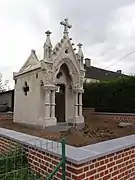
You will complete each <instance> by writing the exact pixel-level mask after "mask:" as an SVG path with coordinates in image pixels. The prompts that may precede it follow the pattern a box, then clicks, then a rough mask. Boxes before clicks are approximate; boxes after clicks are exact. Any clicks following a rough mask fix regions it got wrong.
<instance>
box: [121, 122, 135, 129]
mask: <svg viewBox="0 0 135 180" xmlns="http://www.w3.org/2000/svg"><path fill="white" fill-rule="evenodd" d="M132 125H133V124H132V123H129V122H120V124H119V125H118V126H119V127H121V128H124V127H127V126H132Z"/></svg>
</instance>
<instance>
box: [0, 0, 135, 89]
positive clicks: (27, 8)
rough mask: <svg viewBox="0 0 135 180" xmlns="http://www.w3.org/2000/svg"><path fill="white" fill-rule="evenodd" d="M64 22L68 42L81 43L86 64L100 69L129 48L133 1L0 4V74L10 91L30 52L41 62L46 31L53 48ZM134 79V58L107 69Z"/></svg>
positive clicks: (0, 0)
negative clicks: (68, 36) (132, 75)
mask: <svg viewBox="0 0 135 180" xmlns="http://www.w3.org/2000/svg"><path fill="white" fill-rule="evenodd" d="M65 17H68V18H69V23H71V24H72V26H73V28H72V29H71V30H70V36H71V37H72V38H73V42H75V43H78V42H81V43H83V51H84V55H85V57H89V58H91V59H92V65H95V66H97V67H101V68H105V67H107V66H109V65H110V64H112V63H114V62H115V61H117V60H118V59H120V58H121V57H122V56H124V55H125V54H127V53H129V52H131V51H132V50H134V49H135V1H134V0H74V1H73V0H55V1H54V0H0V72H1V73H2V74H3V76H4V79H8V80H9V81H10V84H11V87H13V84H14V82H13V80H12V77H13V71H19V69H20V68H21V66H22V65H23V64H24V62H25V61H26V59H27V57H28V56H29V54H30V51H31V49H35V50H36V52H37V55H38V57H39V59H41V58H42V53H43V52H42V51H43V49H42V48H43V43H44V41H45V34H44V32H45V31H46V30H48V29H49V30H51V31H52V35H51V37H52V43H53V45H55V43H57V41H59V39H60V37H61V36H62V31H63V27H61V26H60V24H59V22H60V21H62V20H63V19H64V18H65ZM109 69H110V70H114V71H116V70H117V69H122V71H123V72H124V73H129V74H135V53H134V54H133V55H131V56H129V57H127V58H125V59H124V60H122V61H120V62H119V63H117V64H115V65H114V66H112V67H110V68H109Z"/></svg>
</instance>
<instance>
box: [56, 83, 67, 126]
mask: <svg viewBox="0 0 135 180" xmlns="http://www.w3.org/2000/svg"><path fill="white" fill-rule="evenodd" d="M57 86H58V91H57V92H56V96H55V97H56V99H55V102H56V110H55V112H56V114H55V116H56V118H57V122H58V123H62V122H65V98H66V97H65V84H57Z"/></svg>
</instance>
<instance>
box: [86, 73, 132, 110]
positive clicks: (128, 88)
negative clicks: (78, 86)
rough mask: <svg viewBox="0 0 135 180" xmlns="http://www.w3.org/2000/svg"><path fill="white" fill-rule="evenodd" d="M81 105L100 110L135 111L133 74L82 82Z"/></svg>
mask: <svg viewBox="0 0 135 180" xmlns="http://www.w3.org/2000/svg"><path fill="white" fill-rule="evenodd" d="M84 91H85V93H84V94H83V106H84V107H90V108H95V110H96V111H100V112H116V113H120V112H123V113H135V76H129V77H124V78H121V79H117V80H113V81H106V82H97V83H84Z"/></svg>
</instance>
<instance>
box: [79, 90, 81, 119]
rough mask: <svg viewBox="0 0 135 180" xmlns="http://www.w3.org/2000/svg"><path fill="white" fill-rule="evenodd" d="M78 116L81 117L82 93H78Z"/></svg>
mask: <svg viewBox="0 0 135 180" xmlns="http://www.w3.org/2000/svg"><path fill="white" fill-rule="evenodd" d="M79 116H82V93H79Z"/></svg>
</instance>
